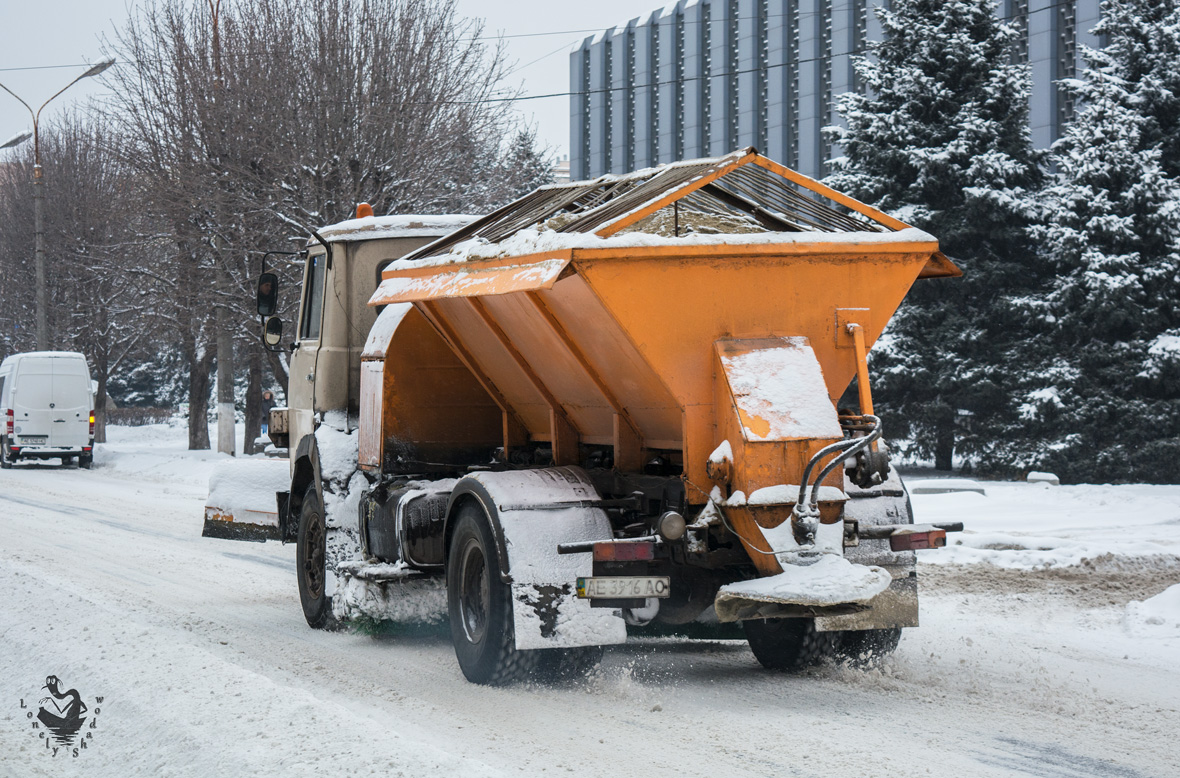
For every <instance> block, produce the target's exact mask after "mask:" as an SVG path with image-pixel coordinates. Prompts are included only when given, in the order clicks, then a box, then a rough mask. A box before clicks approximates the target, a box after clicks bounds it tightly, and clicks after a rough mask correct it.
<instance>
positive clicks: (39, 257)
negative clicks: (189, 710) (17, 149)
mask: <svg viewBox="0 0 1180 778" xmlns="http://www.w3.org/2000/svg"><path fill="white" fill-rule="evenodd" d="M113 64H115V60H113V59H104V60H103V61H102V62H99V63H98V64H96V65H92V66H91V67H90V69H89V70H87V71H86V72H85V73H83V74H82V75H80V76H78V77H77V78H75V79H74V80H73V81H71V82H70V83H68V84H66V85H65V86H64V87H62V88H61V89H59V90H58V91H57V93H56V94H54V95H53V97H51V98H49V99H48V100H46V101H45V102H44V103H42V104H41V107H40V108H38V109H37V110H36V111H34V110H33V109H32V107H31V106H30V105H29V104H28V103H26V102H25V101H24V100H22V99H21V97H20V95H18V94H16V93H15V92H13V91H12V90H11V89H9V88H8V87H6V86H4V84H0V89H3V90H4V91H5V92H7V93H8V94H10V95H12V96H13V97H15V98H16V99H17V100H20V104H21V105H23V106H24V107H25V109H26V110H27V111H28V112H29V115H30V116H31V117H33V131H32V132H31V133H28V132H25V133H21V134H20V135H17V136H16V137H15V138H13V139H12V140H10V141H8V142H7V143H5V144H3V145H0V149H9V148H12V147H13V146H17V145H19V144H21V143H24V142H25V141H27V140H28V139H29V138H32V139H33V267H34V269H35V276H36V284H37V289H36V295H35V297H36V302H37V350H38V351H48V350H49V349H50V348H52V342H53V339H52V338H51V337H50V336H49V287H48V283H47V281H46V278H45V216H44V208H45V205H44V201H45V180H44V177H43V176H42V175H41V136H40V134H39V132H38V131H39V128H40V124H41V112H42V111H43V110H45V106H47V105H49V104H50V103H51V102H53V100H54V99H55V98H56V97H57V96H58V95H60V94H61V93H62V92H64V91H66V90H67V89H69V88H70V87H72V86H73V85H74V84H76V83H78V82H79V81H81V80H82V79H84V78H90V77H91V76H97V75H98V74H99V73H101V72H103V71H104V70H106V69H107V68H109V67H110V66H111V65H113Z"/></svg>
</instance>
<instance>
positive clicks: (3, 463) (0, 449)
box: [0, 438, 12, 470]
mask: <svg viewBox="0 0 1180 778" xmlns="http://www.w3.org/2000/svg"><path fill="white" fill-rule="evenodd" d="M10 467H12V460H11V459H9V458H8V438H0V468H2V469H4V470H7V469H9V468H10Z"/></svg>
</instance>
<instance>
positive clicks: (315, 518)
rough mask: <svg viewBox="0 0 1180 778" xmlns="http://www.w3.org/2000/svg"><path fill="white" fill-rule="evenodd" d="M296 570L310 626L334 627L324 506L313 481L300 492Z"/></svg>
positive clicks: (300, 600) (300, 599) (304, 611)
mask: <svg viewBox="0 0 1180 778" xmlns="http://www.w3.org/2000/svg"><path fill="white" fill-rule="evenodd" d="M295 543H296V545H295V573H296V576H297V577H298V579H299V602H300V604H301V605H302V606H303V617H304V618H305V619H307V623H308V626H310V627H312V628H313V629H334V628H335V627H336V626H337V623H336V619H335V617H334V616H333V615H332V598H331V597H330V596H328V594H327V593H326V590H327V586H326V583H327V568H326V562H327V542H326V533H325V526H324V506H323V504H322V503H321V502H320V495H319V492H317V491H316V488H315V484H312V485H311V486H309V487H307V491H306V492H304V493H303V503H302V504H301V505H300V508H299V534H298V536H297V537H296V541H295Z"/></svg>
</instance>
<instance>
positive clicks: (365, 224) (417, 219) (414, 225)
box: [320, 214, 480, 240]
mask: <svg viewBox="0 0 1180 778" xmlns="http://www.w3.org/2000/svg"><path fill="white" fill-rule="evenodd" d="M478 218H480V217H478V216H469V215H467V214H440V215H428V216H416V215H404V216H365V217H363V218H360V219H347V220H345V221H342V222H338V223H336V224H333V225H331V226H329V227H324V228H323V229H321V230H320V234H321V235H323V236H324V237H325V238H327V239H329V240H374V239H376V238H430V237H435V236H439V237H441V236H443V235H449V234H450V233H452V232H454V231H455V230H457V229H460V228H461V227H466V226H467V225H468V224H471V223H472V222H473V221H475V220H476V219H478Z"/></svg>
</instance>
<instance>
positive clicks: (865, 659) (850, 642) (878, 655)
mask: <svg viewBox="0 0 1180 778" xmlns="http://www.w3.org/2000/svg"><path fill="white" fill-rule="evenodd" d="M900 641H901V627H892V628H889V629H861V630H847V631H845V632H841V633H840V641H839V643H838V644H837V646H836V651H837V653H838V654H839V656H840V657H841V658H843V659H846V660H847V661H848V663H849V664H851V665H854V666H856V667H872V666H873V665H875V664H877V663H879V662H880V661H881V660H882V659H884V658H885V657H886V656H888V655H890V654H892V653H893V652H894V651H895V650H897V644H898V643H899V642H900Z"/></svg>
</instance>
